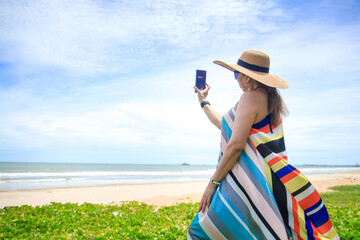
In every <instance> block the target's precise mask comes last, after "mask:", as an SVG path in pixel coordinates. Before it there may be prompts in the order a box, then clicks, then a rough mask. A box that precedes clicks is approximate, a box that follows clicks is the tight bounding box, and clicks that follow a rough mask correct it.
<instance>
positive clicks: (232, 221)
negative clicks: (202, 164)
mask: <svg viewBox="0 0 360 240" xmlns="http://www.w3.org/2000/svg"><path fill="white" fill-rule="evenodd" d="M218 191H219V192H220V194H221V196H222V197H223V198H224V201H225V202H226V203H227V204H228V205H229V206H230V208H231V209H232V210H233V211H234V212H235V214H236V215H237V216H238V217H239V218H240V219H241V221H242V223H240V222H239V220H238V219H236V218H235V217H234V215H233V213H231V212H230V210H229V209H228V207H227V206H226V205H225V204H224V203H223V202H222V200H221V198H220V197H217V198H216V199H214V205H215V206H216V208H217V211H219V212H220V214H221V217H222V219H227V220H228V221H226V223H224V224H226V226H227V228H228V229H229V230H230V231H231V232H232V233H233V234H234V235H235V236H236V239H254V237H255V238H256V239H260V238H259V236H258V235H257V234H256V233H255V232H254V231H253V229H252V227H251V226H250V224H249V222H248V221H247V219H246V218H245V217H244V216H243V215H242V214H241V212H239V211H238V209H237V207H236V206H235V205H234V204H233V202H232V201H231V200H230V199H229V197H228V196H227V195H226V193H225V191H224V190H223V189H222V188H219V189H218ZM216 194H217V195H219V193H218V192H216ZM220 206H221V207H220ZM246 228H247V229H246ZM249 231H250V233H249ZM253 236H254V237H253Z"/></svg>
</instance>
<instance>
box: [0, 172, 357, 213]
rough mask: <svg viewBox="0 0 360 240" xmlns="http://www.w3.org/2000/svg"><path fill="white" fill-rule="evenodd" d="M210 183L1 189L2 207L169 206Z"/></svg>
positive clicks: (195, 198)
mask: <svg viewBox="0 0 360 240" xmlns="http://www.w3.org/2000/svg"><path fill="white" fill-rule="evenodd" d="M307 177H308V178H309V180H310V181H311V183H312V184H313V185H314V186H315V187H316V189H317V190H318V191H319V192H327V191H331V190H329V189H328V188H329V187H331V186H338V185H356V184H360V171H357V172H345V173H333V174H318V175H307ZM207 183H208V182H207V181H198V182H181V183H157V184H138V185H110V186H96V187H78V188H56V189H40V190H19V191H0V208H4V207H6V206H21V205H31V206H40V205H46V204H50V203H51V202H61V203H66V202H71V203H79V204H82V203H84V202H87V203H103V204H121V203H122V202H124V201H139V202H143V203H146V204H152V205H156V206H169V205H173V204H175V203H180V202H199V201H200V199H201V196H202V193H203V190H204V189H205V187H206V185H207Z"/></svg>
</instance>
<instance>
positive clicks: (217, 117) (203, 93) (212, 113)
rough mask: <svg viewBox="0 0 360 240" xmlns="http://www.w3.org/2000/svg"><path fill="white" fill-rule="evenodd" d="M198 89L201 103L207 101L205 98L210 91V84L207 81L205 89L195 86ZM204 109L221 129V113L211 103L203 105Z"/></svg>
mask: <svg viewBox="0 0 360 240" xmlns="http://www.w3.org/2000/svg"><path fill="white" fill-rule="evenodd" d="M194 89H195V90H196V91H197V94H198V99H199V103H200V104H201V103H203V102H205V99H206V97H207V95H208V93H209V89H210V86H209V84H207V83H206V86H205V89H203V90H200V89H198V88H197V87H194ZM202 109H203V110H204V112H205V114H206V116H207V117H208V119H209V120H210V122H212V123H213V124H214V125H215V126H216V127H217V128H219V129H221V115H220V114H219V113H217V112H216V111H215V110H214V109H213V108H212V107H211V106H210V104H205V105H203V107H202Z"/></svg>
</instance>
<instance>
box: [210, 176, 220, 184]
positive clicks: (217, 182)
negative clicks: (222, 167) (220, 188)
mask: <svg viewBox="0 0 360 240" xmlns="http://www.w3.org/2000/svg"><path fill="white" fill-rule="evenodd" d="M210 182H212V183H213V184H215V185H220V182H219V181H217V180H215V179H214V177H211V178H210Z"/></svg>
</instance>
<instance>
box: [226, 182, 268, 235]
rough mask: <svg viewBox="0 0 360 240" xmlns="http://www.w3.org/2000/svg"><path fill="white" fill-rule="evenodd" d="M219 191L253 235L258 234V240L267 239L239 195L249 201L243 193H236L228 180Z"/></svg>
mask: <svg viewBox="0 0 360 240" xmlns="http://www.w3.org/2000/svg"><path fill="white" fill-rule="evenodd" d="M229 178H231V177H229ZM219 191H220V193H221V194H222V195H223V196H226V198H225V197H224V198H225V199H226V201H227V203H229V205H230V206H231V208H232V209H234V211H235V212H236V214H237V215H238V216H239V218H240V219H241V220H242V221H243V222H244V224H245V225H246V226H247V227H249V229H250V231H251V232H252V233H256V234H254V235H255V236H257V238H259V239H266V238H265V235H264V234H263V232H262V230H261V228H260V227H259V224H258V223H257V222H256V221H255V220H254V217H253V216H252V214H251V212H250V209H249V208H248V206H247V205H246V203H245V202H244V200H243V199H242V198H241V196H239V194H240V195H242V196H243V197H244V198H245V200H247V199H246V196H244V194H243V193H242V192H240V193H238V192H236V191H235V189H233V188H232V187H231V185H230V183H229V182H228V181H227V179H224V180H222V182H221V188H220V189H219ZM230 199H231V200H230ZM248 204H250V203H248ZM240 210H241V211H240Z"/></svg>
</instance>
